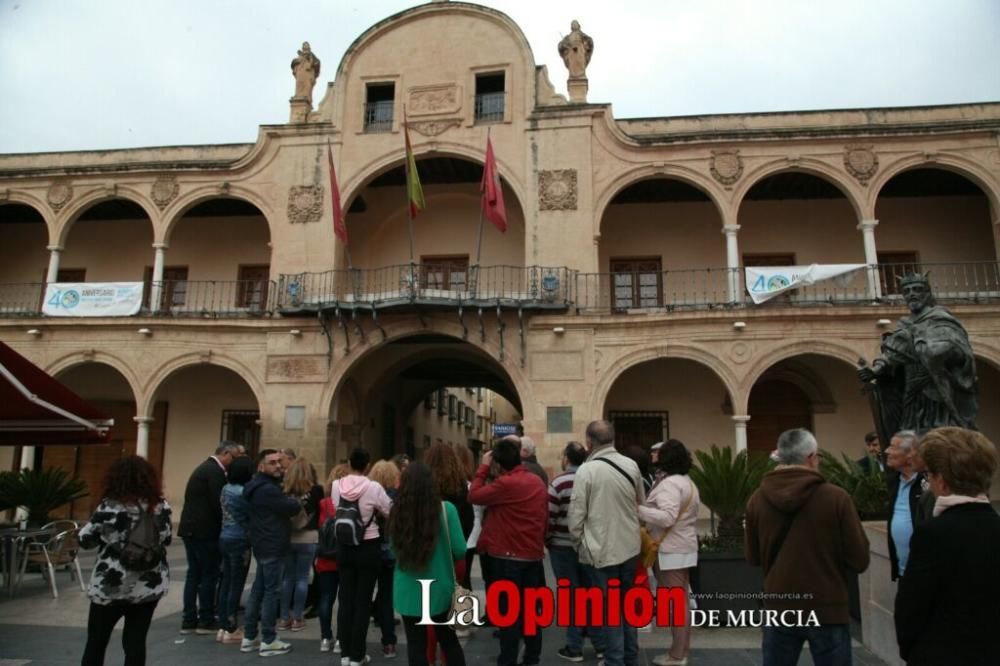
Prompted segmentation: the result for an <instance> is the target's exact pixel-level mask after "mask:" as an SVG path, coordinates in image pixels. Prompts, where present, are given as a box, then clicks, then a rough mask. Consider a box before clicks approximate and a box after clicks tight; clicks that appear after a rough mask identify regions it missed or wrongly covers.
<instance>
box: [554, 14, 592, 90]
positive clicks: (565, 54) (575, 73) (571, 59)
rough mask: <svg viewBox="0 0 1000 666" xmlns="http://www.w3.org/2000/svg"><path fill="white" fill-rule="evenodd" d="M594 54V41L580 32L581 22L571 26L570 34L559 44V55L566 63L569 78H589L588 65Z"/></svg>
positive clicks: (575, 22)
mask: <svg viewBox="0 0 1000 666" xmlns="http://www.w3.org/2000/svg"><path fill="white" fill-rule="evenodd" d="M593 53H594V40H593V39H591V38H590V35H588V34H586V33H584V32H583V31H582V30H580V23H579V21H573V22H572V23H571V24H570V33H569V34H568V35H566V36H565V37H563V38H562V40H561V41H560V42H559V55H560V56H561V57H562V59H563V62H564V63H566V69H568V70H569V78H571V79H582V78H584V77H586V76H587V65H589V64H590V56H591V55H592V54H593Z"/></svg>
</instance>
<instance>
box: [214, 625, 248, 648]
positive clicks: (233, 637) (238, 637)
mask: <svg viewBox="0 0 1000 666" xmlns="http://www.w3.org/2000/svg"><path fill="white" fill-rule="evenodd" d="M220 631H222V640H221V641H219V642H220V643H222V644H223V645H232V644H233V643H243V627H239V628H237V629H235V630H233V631H223V630H221V629H220Z"/></svg>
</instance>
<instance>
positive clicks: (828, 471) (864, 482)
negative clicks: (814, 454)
mask: <svg viewBox="0 0 1000 666" xmlns="http://www.w3.org/2000/svg"><path fill="white" fill-rule="evenodd" d="M840 456H841V459H840V460H838V459H837V457H836V456H834V455H833V454H832V453H830V452H829V451H820V452H819V471H820V473H821V474H822V475H823V476H824V477H826V480H827V481H829V482H830V483H832V484H833V485H835V486H839V487H841V488H843V489H844V490H845V491H847V494H848V495H850V496H851V499H852V500H853V501H854V508H855V509H857V511H858V516H859V517H860V518H861V519H862V520H884V519H886V518H888V517H889V489H888V488H887V487H886V482H885V473H884V472H882V470H880V469H879V468H878V465H875V464H872V465H869V466H868V470H867V471H865V468H863V467H862V466H861V465H859V464H858V463H857V461H856V460H852V459H851V458H850V457H849V456H848V455H847V454H845V453H841V454H840Z"/></svg>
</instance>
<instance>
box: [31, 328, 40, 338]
mask: <svg viewBox="0 0 1000 666" xmlns="http://www.w3.org/2000/svg"><path fill="white" fill-rule="evenodd" d="M41 334H42V332H41V330H39V329H37V328H29V329H28V335H30V336H31V337H33V338H37V337H38V336H40V335H41Z"/></svg>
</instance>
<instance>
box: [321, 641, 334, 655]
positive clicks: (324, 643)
mask: <svg viewBox="0 0 1000 666" xmlns="http://www.w3.org/2000/svg"><path fill="white" fill-rule="evenodd" d="M332 642H333V641H331V640H330V639H329V638H324V639H323V640H321V641H320V642H319V651H320V652H329V651H330V648H331V647H332V645H331V643H332Z"/></svg>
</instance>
